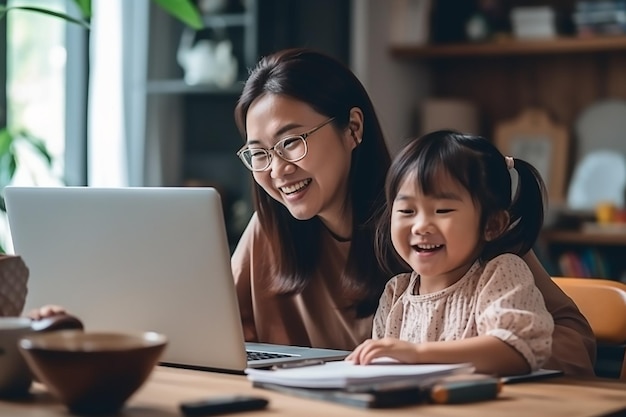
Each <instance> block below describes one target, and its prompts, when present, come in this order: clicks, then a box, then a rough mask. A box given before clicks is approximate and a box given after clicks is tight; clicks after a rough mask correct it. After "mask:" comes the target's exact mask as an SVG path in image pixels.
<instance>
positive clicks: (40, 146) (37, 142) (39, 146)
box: [19, 131, 52, 166]
mask: <svg viewBox="0 0 626 417" xmlns="http://www.w3.org/2000/svg"><path fill="white" fill-rule="evenodd" d="M19 135H20V138H21V139H22V140H24V141H25V142H26V143H28V144H29V145H31V146H32V147H33V148H35V150H37V152H38V153H39V156H41V157H42V158H43V159H44V161H45V162H46V164H47V165H48V166H52V155H51V154H50V151H48V148H47V147H46V143H45V142H44V141H43V140H41V139H39V138H38V137H35V136H33V135H31V134H30V133H27V132H24V131H22V132H20V133H19Z"/></svg>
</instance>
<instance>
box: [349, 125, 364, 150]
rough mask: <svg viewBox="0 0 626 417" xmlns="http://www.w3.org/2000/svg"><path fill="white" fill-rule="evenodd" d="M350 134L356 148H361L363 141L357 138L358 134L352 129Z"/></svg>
mask: <svg viewBox="0 0 626 417" xmlns="http://www.w3.org/2000/svg"><path fill="white" fill-rule="evenodd" d="M350 134H351V135H352V139H354V143H355V144H356V146H359V145H360V144H361V140H362V139H361V138H359V137H357V136H356V133H355V132H354V130H352V129H350Z"/></svg>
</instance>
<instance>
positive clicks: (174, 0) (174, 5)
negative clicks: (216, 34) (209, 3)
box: [153, 0, 204, 30]
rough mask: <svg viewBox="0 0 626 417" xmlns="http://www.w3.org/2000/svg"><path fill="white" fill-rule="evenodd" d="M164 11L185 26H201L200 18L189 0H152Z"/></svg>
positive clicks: (198, 28)
mask: <svg viewBox="0 0 626 417" xmlns="http://www.w3.org/2000/svg"><path fill="white" fill-rule="evenodd" d="M153 1H154V2H155V3H157V4H158V5H159V6H161V7H162V8H163V9H164V10H165V11H166V12H168V13H169V14H171V15H172V16H174V17H176V18H177V19H179V20H181V21H182V22H183V23H185V24H186V25H187V26H190V27H191V28H193V29H196V30H200V29H202V28H203V26H204V25H203V23H202V18H201V17H200V13H199V12H198V9H197V8H196V6H194V5H193V4H192V3H191V1H190V0H153Z"/></svg>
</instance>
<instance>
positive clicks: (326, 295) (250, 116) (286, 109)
mask: <svg viewBox="0 0 626 417" xmlns="http://www.w3.org/2000/svg"><path fill="white" fill-rule="evenodd" d="M235 119H236V122H237V125H238V127H239V130H240V131H241V133H242V136H243V137H244V138H246V144H245V145H244V147H243V148H242V149H241V150H240V151H239V152H238V155H239V157H240V158H241V159H242V161H243V163H244V165H245V166H246V167H247V168H249V169H250V170H251V171H252V175H253V178H254V182H255V183H254V191H253V193H254V204H255V211H256V212H255V214H254V215H253V216H252V219H251V220H250V223H249V224H248V227H247V228H246V230H245V231H244V233H243V235H242V237H241V240H240V241H239V244H238V245H237V248H236V249H235V252H234V254H233V257H232V259H231V265H232V270H233V275H234V278H235V284H236V288H237V295H238V298H239V308H240V310H241V317H242V322H243V326H244V333H245V338H246V340H248V341H259V342H267V343H278V344H291V345H301V346H313V347H326V348H335V349H345V350H351V349H354V348H355V347H356V346H357V345H358V344H359V343H361V342H362V341H363V340H365V339H367V338H369V337H371V331H372V315H373V313H374V312H375V310H376V307H377V303H378V299H379V297H380V295H381V294H382V291H383V289H384V286H385V283H386V282H387V280H388V279H389V278H390V277H391V276H392V275H395V274H396V273H399V272H402V271H401V267H400V266H399V265H398V266H397V267H394V268H393V269H395V270H394V271H383V270H382V269H381V267H380V266H379V265H378V264H377V262H376V260H375V256H374V223H375V218H376V217H377V215H378V214H379V212H380V210H381V209H382V208H383V205H384V202H383V198H384V197H383V187H384V180H385V175H386V172H387V169H388V167H389V165H390V157H389V153H388V151H387V148H386V146H385V141H384V138H383V134H382V130H381V128H380V125H379V123H378V119H377V116H376V113H375V111H374V107H373V105H372V103H371V100H370V99H369V97H368V95H367V92H366V91H365V89H364V88H363V86H362V85H361V83H360V82H359V80H358V79H357V78H356V76H355V75H354V74H353V73H352V72H351V71H350V70H349V69H347V68H346V67H345V66H344V65H342V64H341V63H340V62H338V61H336V60H334V59H333V58H330V57H328V56H326V55H324V54H321V53H318V52H315V51H311V50H306V49H293V50H285V51H280V52H277V53H275V54H273V55H270V56H267V57H265V58H263V59H261V61H260V62H259V63H258V64H257V66H256V67H255V68H254V70H253V71H252V72H251V74H250V76H249V78H248V80H247V82H246V84H245V86H244V89H243V92H242V94H241V97H240V99H239V102H238V104H237V107H236V109H235ZM389 250H392V249H389ZM524 259H525V261H526V262H527V263H528V266H529V267H530V269H531V271H532V272H533V275H534V277H535V281H536V284H537V286H538V287H539V289H540V291H541V292H542V294H543V296H544V298H545V301H546V306H547V308H548V310H549V311H550V313H551V314H552V316H553V318H554V321H555V331H554V335H553V337H554V341H553V355H552V359H551V360H550V361H549V363H548V365H547V367H549V368H554V369H562V370H563V371H565V372H566V373H568V374H578V375H583V374H584V375H589V374H592V373H593V370H592V361H593V358H594V355H595V340H594V338H593V334H592V332H591V329H590V327H589V325H588V323H587V322H586V320H585V319H584V317H583V316H582V315H581V314H580V312H579V311H578V309H577V308H576V306H575V305H574V303H573V302H572V301H571V300H570V299H569V298H568V297H567V296H566V295H565V294H564V293H563V292H562V291H561V290H560V289H559V288H558V287H557V286H556V285H555V284H554V283H553V282H552V280H551V279H550V277H549V276H548V274H547V273H546V271H545V270H544V269H543V267H542V266H541V264H540V263H539V262H538V260H537V258H536V257H535V256H534V254H533V253H532V251H531V252H529V254H527V255H526V257H525V258H524Z"/></svg>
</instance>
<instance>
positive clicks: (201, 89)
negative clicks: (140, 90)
mask: <svg viewBox="0 0 626 417" xmlns="http://www.w3.org/2000/svg"><path fill="white" fill-rule="evenodd" d="M242 88H243V82H241V81H237V82H235V83H234V84H233V85H231V86H230V87H227V88H220V87H217V86H215V85H213V84H197V85H189V84H187V83H185V81H184V80H178V79H173V80H151V81H148V83H147V85H146V92H147V93H148V94H239V93H241V90H242Z"/></svg>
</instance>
